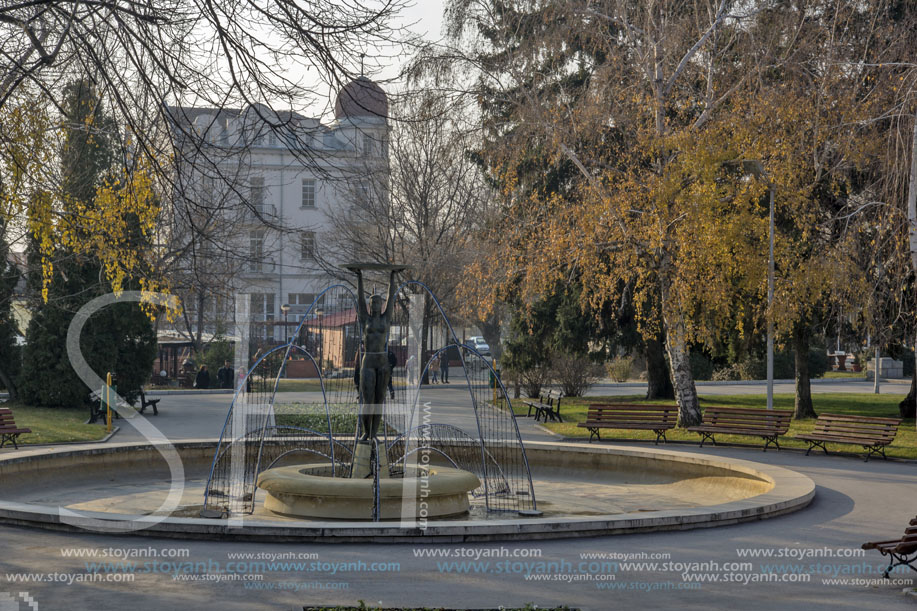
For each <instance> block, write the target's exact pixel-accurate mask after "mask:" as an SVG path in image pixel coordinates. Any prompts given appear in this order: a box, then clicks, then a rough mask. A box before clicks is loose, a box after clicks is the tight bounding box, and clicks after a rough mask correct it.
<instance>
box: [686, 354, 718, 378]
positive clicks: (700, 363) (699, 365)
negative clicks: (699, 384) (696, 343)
mask: <svg viewBox="0 0 917 611" xmlns="http://www.w3.org/2000/svg"><path fill="white" fill-rule="evenodd" d="M688 359H689V361H690V363H691V373H692V374H694V379H695V380H709V379H711V378H712V377H713V362H712V361H711V360H710V359H709V358H707V355H706V354H704V353H703V352H695V351H693V350H692V351H691V353H690V354H689V355H688Z"/></svg>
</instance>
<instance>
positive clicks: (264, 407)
mask: <svg viewBox="0 0 917 611" xmlns="http://www.w3.org/2000/svg"><path fill="white" fill-rule="evenodd" d="M344 267H345V269H347V270H349V271H351V272H353V273H355V274H356V276H357V294H356V295H355V296H354V295H353V293H351V292H350V291H349V290H348V289H346V287H343V286H335V287H331V288H329V289H327V290H326V291H325V292H323V293H322V294H321V295H319V296H318V297H317V298H316V300H315V302H314V303H313V304H312V306H311V307H310V308H309V311H308V312H306V314H304V315H303V317H302V320H301V321H300V325H299V328H298V329H297V333H296V334H294V337H293V338H292V339H291V340H289V342H288V343H287V344H286V345H284V346H280V347H278V348H275V349H273V350H272V351H270V352H268V353H267V354H265V355H264V356H262V357H261V358H260V359H259V361H258V362H256V363H255V364H254V365H253V366H252V368H251V370H250V371H249V372H248V375H247V376H246V378H245V381H244V383H243V384H241V385H240V394H237V396H236V397H235V399H234V401H233V407H232V408H231V410H230V416H229V417H228V418H227V423H226V425H225V426H224V430H223V435H222V436H221V441H220V444H219V446H218V448H217V451H216V453H215V456H214V462H213V468H212V470H211V476H210V478H209V482H208V485H207V492H206V498H205V503H204V505H205V508H204V510H203V512H202V515H203V516H207V517H228V516H232V515H244V514H251V513H252V512H253V511H254V508H255V504H256V502H255V497H256V496H257V494H258V490H261V491H263V493H264V502H263V506H264V508H265V509H267V510H269V511H271V512H273V513H276V514H280V515H284V516H297V517H305V518H313V519H314V518H333V519H360V520H373V521H379V520H390V519H402V520H418V519H427V518H444V517H454V516H456V515H462V514H465V513H467V512H468V511H469V510H470V509H471V505H472V502H475V504H477V505H483V510H484V511H487V512H494V511H503V512H506V511H515V512H522V513H524V514H525V515H537V508H536V500H535V495H534V487H533V485H532V481H531V474H530V472H529V469H528V463H527V459H526V457H525V448H524V447H523V445H522V442H521V437H520V436H519V432H518V429H517V428H516V422H515V418H514V417H513V415H512V412H511V410H510V408H509V405H510V404H509V401H508V398H507V397H506V394H505V389H503V388H502V385H500V384H499V383H498V376H497V375H496V372H495V371H494V370H493V369H492V367H491V364H490V363H488V362H487V360H486V359H485V358H483V357H482V355H480V354H478V353H476V351H475V350H474V349H473V348H471V347H469V346H465V345H463V344H461V343H460V342H459V341H458V338H457V337H456V335H455V333H454V331H453V330H452V327H451V325H450V324H449V322H448V319H447V318H446V317H445V315H444V314H442V318H441V321H442V324H440V325H439V329H438V330H439V331H441V332H444V333H445V334H446V336H447V337H446V339H449V340H451V341H448V342H446V341H442V342H440V343H439V345H436V344H437V342H432V341H430V338H429V337H428V335H429V331H430V329H431V325H430V320H429V316H428V317H427V319H426V320H424V318H423V312H422V311H418V310H422V309H423V307H424V304H425V298H426V299H430V300H432V301H433V302H434V303H436V305H437V307H438V302H436V299H435V296H433V295H432V293H429V291H427V290H426V287H424V286H423V285H422V284H420V283H417V282H407V283H405V284H403V285H402V286H401V287H398V286H397V285H396V276H397V274H398V273H399V272H401V271H403V270H404V269H405V266H403V265H382V264H372V263H354V264H348V265H346V266H344ZM368 271H374V272H387V274H388V276H389V278H388V280H389V282H388V291H387V296H386V297H382V296H380V295H372V296H371V297H370V298H369V299H367V296H366V289H365V286H364V272H368ZM341 327H343V329H341ZM335 329H337V334H338V336H339V337H336V339H334V341H331V340H332V335H333V330H335ZM425 333H427V335H424V334H425ZM347 338H350V340H351V341H350V344H349V345H348V343H347V341H346V339H347ZM341 339H343V340H344V341H343V342H341V341H338V340H341ZM425 340H426V341H425ZM335 342H337V343H336V344H335ZM332 344H335V345H332ZM396 351H397V352H401V355H400V356H401V359H400V362H402V363H403V369H401V368H399V369H401V371H399V373H400V374H401V375H400V376H397V377H398V379H397V380H395V381H394V383H393V380H392V379H391V377H392V375H393V373H394V369H395V368H394V367H392V366H391V363H390V360H389V359H392V360H393V361H394V362H395V363H396V364H397V363H398V362H399V357H398V355H397V354H396ZM453 353H454V354H457V355H458V357H459V358H458V359H457V360H458V361H459V365H460V366H461V368H462V370H463V372H464V373H465V377H466V386H467V390H468V391H469V394H468V395H467V396H468V400H467V405H465V406H460V407H459V408H458V410H457V411H458V412H459V414H460V415H461V412H465V413H464V414H463V415H465V416H467V415H468V414H467V412H469V411H470V412H472V413H473V417H474V419H473V423H474V426H473V427H472V430H471V431H468V430H465V429H463V428H461V427H460V426H456V425H451V424H449V423H443V422H440V423H437V422H433V421H431V419H430V418H426V419H424V418H423V417H422V416H423V415H422V413H421V412H422V411H423V409H422V407H424V408H429V407H430V405H429V404H428V403H424V405H423V406H421V405H420V403H421V402H420V398H421V394H422V383H423V381H424V380H425V379H426V378H427V376H428V374H429V373H430V372H429V364H430V363H431V362H436V361H438V360H439V359H440V358H444V359H449V358H450V357H451V356H452V355H453ZM329 356H331V357H332V358H328V357H329ZM296 360H306V361H307V362H309V363H310V364H311V365H312V369H313V370H314V373H315V376H316V377H315V380H316V381H317V382H318V385H319V387H320V390H321V393H322V397H321V403H320V404H317V403H312V404H311V405H310V406H309V407H311V409H312V410H313V416H314V415H320V414H321V412H322V411H324V416H325V418H324V421H325V422H320V421H319V420H317V419H316V418H314V417H313V418H311V419H310V418H304V416H305V415H306V414H305V411H307V409H305V408H304V407H300V408H299V409H298V410H297V409H296V408H294V409H293V410H292V412H293V415H295V416H303V417H300V418H292V419H290V418H287V416H290V415H291V413H290V412H291V410H290V409H288V408H289V404H288V403H287V402H284V401H281V400H279V396H280V395H279V394H278V389H280V388H281V387H282V386H283V385H284V384H285V383H286V384H287V385H289V381H290V377H289V373H290V372H289V364H290V363H293V362H296ZM415 365H416V366H415ZM420 365H423V366H422V367H421V366H420ZM351 379H353V380H354V384H353V388H352V389H348V388H347V385H349V384H351V382H350V380H351ZM491 381H493V382H491ZM486 382H490V384H489V385H488V383H486ZM396 388H397V391H396ZM280 394H282V393H280ZM389 394H390V395H391V398H390V399H389V398H388V395H389ZM396 397H397V399H399V400H395V399H396ZM316 408H318V409H316ZM297 412H298V413H297ZM333 420H338V421H339V422H343V423H345V424H343V425H341V426H337V427H335V426H334V425H333V424H332V421H333ZM305 421H308V426H291V424H298V425H302V424H303V423H304V422H305ZM469 421H470V419H469ZM317 424H318V425H319V426H316V425H317ZM234 431H237V432H238V433H240V434H238V435H234V434H233V432H234ZM380 433H381V437H380ZM294 457H295V458H294Z"/></svg>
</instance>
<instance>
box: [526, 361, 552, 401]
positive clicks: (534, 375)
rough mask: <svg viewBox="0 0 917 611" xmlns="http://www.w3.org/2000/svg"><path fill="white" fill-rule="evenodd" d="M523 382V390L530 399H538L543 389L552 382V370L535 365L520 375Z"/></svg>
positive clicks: (544, 366)
mask: <svg viewBox="0 0 917 611" xmlns="http://www.w3.org/2000/svg"><path fill="white" fill-rule="evenodd" d="M518 375H519V378H520V380H521V381H522V390H523V392H525V395H526V396H527V397H530V398H536V399H537V398H538V395H540V394H541V389H542V388H544V387H545V386H547V384H548V383H549V382H550V381H551V368H550V367H548V366H546V365H535V366H533V367H530V368H529V369H526V370H525V371H522V372H519V373H518Z"/></svg>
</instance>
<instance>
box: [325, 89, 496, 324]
mask: <svg viewBox="0 0 917 611" xmlns="http://www.w3.org/2000/svg"><path fill="white" fill-rule="evenodd" d="M392 114H393V119H394V123H393V126H392V131H391V136H390V141H389V143H388V144H387V145H386V146H387V149H388V155H387V157H385V156H383V158H382V161H381V163H380V162H376V163H367V164H366V165H364V166H363V167H362V168H357V171H358V175H357V176H354V175H348V176H345V178H344V180H343V181H342V183H341V188H342V189H344V190H345V191H346V193H347V198H346V199H347V201H349V203H350V207H349V209H347V210H346V211H339V212H338V213H336V214H335V215H334V216H333V217H332V218H331V226H332V231H331V235H329V236H326V237H325V240H326V241H325V242H324V243H323V247H322V259H323V265H324V266H325V267H326V269H328V270H329V271H333V269H334V266H335V265H337V264H338V263H339V262H340V261H342V260H348V259H350V260H353V259H356V260H365V261H377V262H392V261H395V262H404V263H407V264H409V265H411V266H412V271H411V275H412V277H413V278H415V279H416V280H419V281H421V282H423V283H424V284H426V285H427V286H428V287H429V288H430V289H431V291H432V292H433V293H434V294H435V295H436V296H437V297H438V298H439V299H440V301H441V302H443V303H444V304H445V305H446V306H447V308H448V309H449V310H450V311H456V310H457V309H458V308H456V307H454V306H455V301H456V299H457V288H458V284H459V282H460V280H461V278H462V272H463V270H464V268H465V266H466V264H467V263H468V261H469V260H470V257H472V256H473V254H474V250H475V248H474V232H473V229H474V228H475V227H476V226H478V225H479V224H480V223H481V221H482V214H483V211H484V208H485V205H486V203H487V200H488V198H489V197H490V195H489V191H488V189H487V188H486V186H485V184H484V182H483V178H482V175H481V172H480V169H479V167H478V166H477V165H476V164H475V163H473V162H472V160H471V159H470V158H469V156H468V155H469V152H470V151H471V150H472V148H473V142H472V140H471V135H470V133H469V132H468V130H467V126H465V125H463V123H462V121H463V118H464V117H466V116H467V114H466V109H463V108H461V107H459V106H456V105H454V104H453V103H451V102H450V101H448V100H447V99H446V98H445V97H443V96H439V95H437V94H435V93H431V92H423V93H418V94H414V95H411V96H405V98H404V99H403V100H401V101H400V102H399V103H398V104H397V105H396V107H395V109H394V111H393V113H392ZM434 307H435V305H434V304H433V303H431V302H430V301H429V300H428V301H427V302H425V316H424V323H425V329H424V331H426V325H427V324H428V321H429V320H430V318H431V316H432V315H433V313H434ZM423 337H426V333H424V335H423Z"/></svg>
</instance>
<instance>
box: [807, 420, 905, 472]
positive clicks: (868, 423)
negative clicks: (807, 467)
mask: <svg viewBox="0 0 917 611" xmlns="http://www.w3.org/2000/svg"><path fill="white" fill-rule="evenodd" d="M899 424H901V419H900V418H873V417H870V416H841V415H838V414H821V415H819V416H818V420H816V421H815V428H814V429H813V430H812V432H811V433H806V434H804V435H797V436H796V439H801V440H803V441H806V442H808V443H809V449H808V450H806V455H807V456H808V454H809V452H811V451H812V450H814V449H815V448H821V449H822V450H824V451H825V454H827V453H828V449H827V448H826V447H825V444H826V443H849V444H853V445H858V446H863V448H864V449H865V450H866V460H867V461H868V460H869V457H870V456H872V455H873V454H881V455H882V458H884V459H886V460H888V457H887V456H886V455H885V446H887V445H888V444H890V443H891V442H892V441H894V440H895V435H896V434H897V433H898V425H899Z"/></svg>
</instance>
